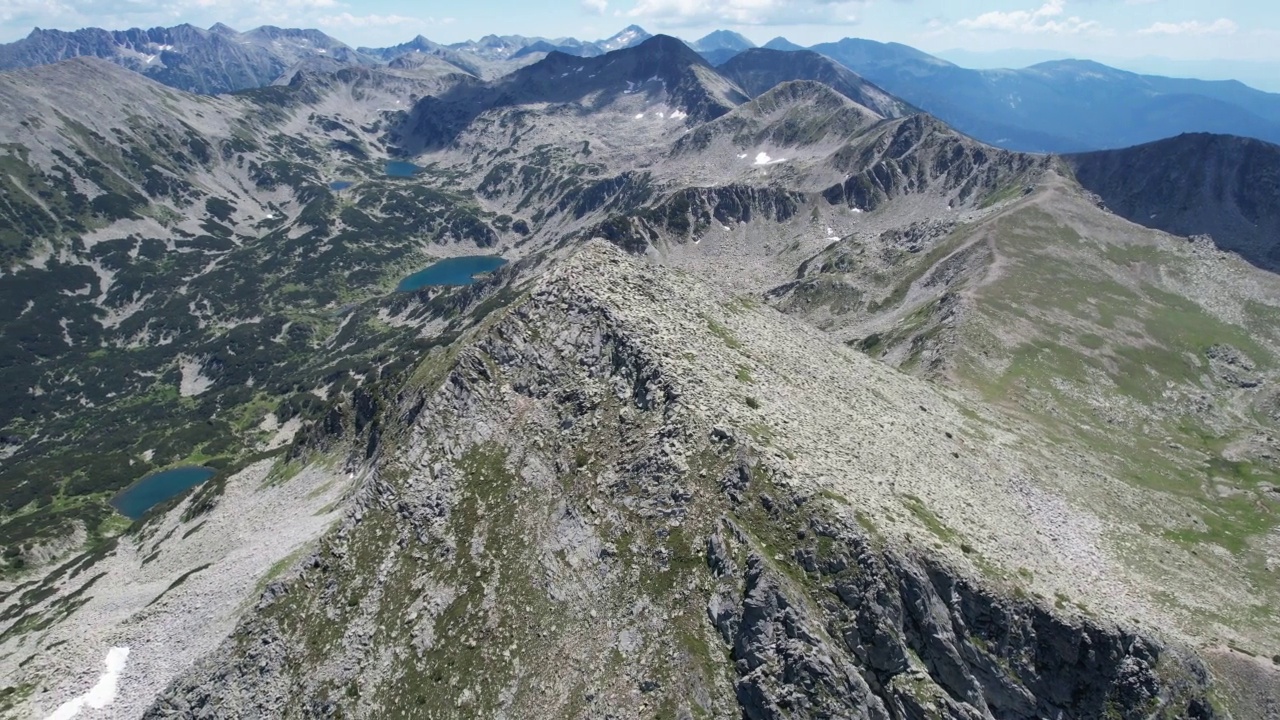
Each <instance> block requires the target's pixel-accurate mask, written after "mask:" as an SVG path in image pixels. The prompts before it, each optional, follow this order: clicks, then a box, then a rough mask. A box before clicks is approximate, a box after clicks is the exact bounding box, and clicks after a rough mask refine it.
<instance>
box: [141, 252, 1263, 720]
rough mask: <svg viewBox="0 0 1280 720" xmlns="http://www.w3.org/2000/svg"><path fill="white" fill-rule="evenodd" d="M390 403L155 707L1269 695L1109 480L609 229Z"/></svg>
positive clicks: (565, 707) (224, 712)
mask: <svg viewBox="0 0 1280 720" xmlns="http://www.w3.org/2000/svg"><path fill="white" fill-rule="evenodd" d="M385 401H386V409H385V411H384V415H383V422H382V423H381V424H380V425H378V426H377V427H378V429H377V430H376V431H370V430H368V429H367V427H368V426H366V429H364V430H362V431H360V432H355V431H354V427H355V426H348V434H347V437H346V438H345V439H343V440H341V441H339V442H342V443H346V442H351V441H354V442H355V443H356V444H357V445H358V446H359V447H360V448H361V453H360V456H363V454H364V450H365V449H366V448H371V447H372V448H376V449H375V450H374V452H373V454H372V460H371V462H372V468H371V472H370V474H369V476H368V477H369V480H368V481H367V482H365V483H364V485H363V486H362V488H361V489H360V490H359V491H358V494H357V496H356V498H355V504H354V507H353V508H352V510H351V511H350V513H349V515H348V516H347V518H346V520H345V521H344V522H343V523H342V524H341V526H340V527H338V528H337V529H336V531H334V532H333V533H331V534H329V535H328V536H327V537H325V538H324V539H323V540H322V541H321V543H320V545H319V547H318V549H317V550H316V552H314V553H313V554H311V555H310V556H309V557H307V558H306V559H304V560H303V561H302V562H300V563H299V564H298V567H297V569H296V571H295V572H294V573H293V574H292V576H291V577H288V578H287V579H285V580H283V581H279V582H274V583H272V584H271V585H269V586H268V587H267V589H266V591H265V592H264V594H263V596H262V599H261V602H260V603H259V604H258V606H257V608H256V609H255V610H254V611H253V612H252V613H251V614H249V615H248V616H247V617H246V619H245V620H244V621H243V622H242V623H241V624H240V626H239V627H238V628H237V629H236V631H235V632H234V634H233V635H232V636H231V637H230V638H229V639H228V640H227V641H226V642H224V643H223V644H222V646H221V647H220V648H219V650H218V651H217V652H215V653H214V654H212V655H211V656H209V657H208V658H207V659H205V660H203V661H202V662H200V663H199V664H198V665H197V666H196V667H195V668H194V669H192V670H191V671H190V672H187V673H185V674H184V675H183V676H182V677H181V678H180V679H179V680H177V681H176V682H175V683H174V684H173V685H172V686H171V687H170V688H169V689H168V690H167V691H165V693H164V694H163V695H162V696H161V697H160V698H159V699H158V700H157V702H156V703H155V705H154V706H153V707H152V708H151V710H149V711H148V713H147V717H157V718H158V717H188V716H192V715H199V716H202V717H378V718H387V717H606V716H607V717H655V716H657V717H733V716H739V715H741V716H744V717H749V718H781V717H865V718H891V717H892V718H901V717H951V718H979V717H1000V718H1015V717H1016V718H1032V717H1063V718H1066V717H1126V718H1128V717H1132V718H1139V717H1143V718H1146V717H1200V718H1205V717H1225V716H1228V715H1230V714H1231V713H1232V712H1234V713H1235V715H1234V716H1235V717H1259V716H1264V715H1265V714H1266V713H1267V712H1274V708H1275V705H1271V706H1266V705H1256V704H1255V705H1252V706H1250V705H1248V704H1247V703H1249V702H1263V703H1265V702H1272V703H1274V702H1275V698H1274V697H1271V698H1270V699H1269V700H1268V698H1267V696H1266V693H1267V692H1273V690H1269V689H1268V686H1267V683H1273V681H1275V680H1276V671H1275V670H1274V669H1269V668H1267V667H1266V665H1268V664H1269V662H1267V661H1257V660H1253V659H1251V658H1247V657H1246V656H1244V655H1234V654H1231V653H1228V652H1226V651H1222V652H1219V651H1216V650H1212V651H1211V650H1202V651H1201V653H1200V654H1199V656H1197V653H1196V652H1194V648H1193V646H1194V645H1198V644H1205V641H1207V639H1208V638H1207V637H1205V636H1204V634H1203V632H1204V631H1203V628H1201V627H1199V626H1198V625H1197V623H1196V621H1195V620H1194V619H1193V618H1190V617H1186V616H1180V615H1179V614H1178V613H1177V612H1174V611H1170V610H1168V609H1166V608H1164V607H1162V606H1160V605H1159V604H1158V603H1155V602H1153V598H1154V597H1155V595H1156V593H1158V592H1159V588H1157V587H1153V586H1151V585H1149V584H1148V583H1147V582H1145V581H1144V580H1143V579H1142V578H1141V577H1140V576H1138V575H1137V574H1135V573H1134V572H1132V571H1131V570H1130V569H1129V568H1127V567H1126V563H1125V559H1124V558H1123V557H1122V555H1123V544H1124V543H1123V540H1124V538H1123V537H1116V536H1114V535H1113V534H1111V533H1110V532H1108V530H1107V527H1106V525H1105V522H1104V519H1105V518H1106V517H1107V514H1108V513H1110V512H1114V511H1115V510H1116V508H1112V509H1110V510H1108V509H1107V508H1103V507H1090V506H1088V505H1087V504H1086V503H1085V502H1084V501H1082V500H1080V498H1081V497H1084V496H1081V495H1076V494H1073V493H1072V492H1071V491H1070V488H1072V487H1074V486H1077V485H1098V484H1104V485H1105V484H1108V480H1107V479H1106V478H1102V477H1095V476H1094V475H1093V474H1092V473H1091V472H1090V468H1088V467H1087V466H1085V465H1081V464H1078V463H1073V462H1068V461H1067V457H1065V456H1064V454H1063V453H1062V451H1061V449H1059V448H1055V447H1052V446H1047V445H1045V444H1043V443H1042V442H1033V441H1032V440H1030V439H1028V438H1024V437H1021V436H1020V435H1019V434H1018V432H1017V430H1016V429H1013V428H1009V427H1005V426H1003V425H1002V423H1001V421H1000V420H999V419H998V418H994V417H988V416H986V415H984V414H981V413H979V412H976V411H975V410H974V409H973V408H972V407H970V406H969V405H968V404H966V403H965V402H964V401H962V400H960V399H957V398H955V397H952V396H950V395H948V394H946V393H943V392H940V391H939V390H937V389H935V388H933V387H932V386H930V385H928V384H926V383H924V382H922V381H918V380H915V379H912V378H910V377H907V376H905V375H901V374H899V373H897V372H895V371H893V370H892V369H890V368H887V367H885V366H883V365H881V364H878V363H876V362H874V361H872V360H870V359H868V358H866V357H864V356H862V355H860V354H858V353H856V352H853V351H851V350H848V349H846V348H844V347H842V346H839V345H836V344H834V343H832V342H830V341H828V340H827V339H826V338H825V336H823V335H822V334H821V333H820V332H819V331H816V330H812V329H805V328H804V327H803V326H799V325H796V324H793V323H790V322H788V321H786V320H785V318H783V317H782V316H780V315H778V314H777V313H775V312H774V311H772V310H770V309H768V308H762V307H758V306H756V305H755V304H754V303H753V302H751V301H750V300H744V299H741V298H736V299H735V298H732V297H728V296H725V295H723V294H721V293H719V292H717V291H715V290H713V289H711V288H709V287H708V286H706V285H703V284H701V283H699V282H697V281H696V280H694V279H693V278H691V277H689V276H686V275H684V274H682V273H679V272H677V271H672V270H669V269H662V268H657V267H651V266H647V265H645V264H643V263H642V262H638V261H636V260H634V259H630V258H628V257H626V256H625V255H624V254H622V253H621V252H619V251H618V250H616V249H614V248H612V247H609V246H607V245H604V244H601V243H593V244H590V245H588V246H587V247H586V248H585V249H583V250H582V251H580V252H579V253H578V254H577V255H576V256H575V257H574V258H572V259H571V260H569V261H568V262H566V263H565V264H563V265H562V266H561V267H559V268H557V269H555V270H553V271H552V272H551V273H550V274H549V276H548V277H547V278H545V279H544V280H542V281H539V282H538V283H537V284H536V285H535V286H533V287H531V288H530V289H529V290H528V291H527V292H526V294H525V295H524V296H523V297H522V298H521V299H520V300H518V301H517V302H515V303H514V304H513V305H512V306H511V307H510V308H509V309H508V310H506V311H502V312H500V313H499V314H497V315H495V316H494V317H493V318H492V320H491V321H489V322H488V323H487V324H486V325H485V326H484V327H482V328H480V330H479V331H478V332H477V333H476V334H475V335H474V336H473V337H472V338H470V339H468V340H465V341H464V342H463V343H462V344H460V345H459V346H456V347H455V348H453V349H451V350H448V351H445V350H437V351H436V352H435V353H434V354H433V355H431V356H429V357H428V358H426V359H425V360H424V362H423V364H422V365H421V366H420V367H419V368H418V369H417V370H416V371H415V372H414V373H413V376H412V378H411V379H410V380H409V381H408V382H407V384H406V385H405V386H404V388H403V390H401V391H399V392H397V393H393V394H389V395H388V396H386V400H385ZM353 433H354V435H353ZM370 436H371V437H370ZM330 442H333V441H332V440H331V441H330ZM1116 492H1117V495H1116V497H1114V498H1113V502H1115V503H1117V504H1121V505H1127V504H1128V503H1131V502H1142V501H1144V500H1147V501H1149V500H1150V499H1151V498H1149V497H1148V498H1142V497H1136V496H1133V495H1132V493H1131V492H1128V491H1116ZM1014 519H1016V520H1014ZM1184 560H1185V559H1184V558H1179V557H1177V556H1175V557H1174V561H1175V562H1181V561H1184ZM1214 591H1215V590H1214V588H1211V587H1202V588H1194V589H1192V590H1190V591H1189V592H1191V593H1196V594H1201V595H1202V596H1203V597H1205V598H1206V599H1207V598H1208V596H1209V594H1212V593H1213V592H1214ZM1213 601H1214V602H1219V603H1227V602H1233V601H1234V602H1246V601H1247V598H1234V599H1232V598H1230V597H1228V596H1225V595H1223V596H1218V597H1214V598H1213ZM1104 618H1126V619H1125V620H1124V621H1123V622H1122V623H1119V624H1117V623H1115V622H1112V621H1111V620H1107V619H1104ZM1274 633H1275V630H1274V628H1272V629H1270V630H1265V629H1264V630H1263V631H1262V635H1261V636H1259V637H1258V638H1255V639H1254V641H1256V642H1266V643H1268V644H1270V645H1272V646H1274V644H1275V638H1274ZM1263 637H1265V638H1266V639H1265V640H1263ZM1224 658H1226V659H1224ZM1240 662H1243V666H1240V667H1235V666H1231V665H1230V663H1240ZM1232 667H1234V669H1231V668H1232ZM1242 668H1243V669H1242ZM1222 682H1235V683H1239V684H1240V686H1241V687H1242V688H1244V689H1245V690H1247V691H1248V692H1247V693H1246V692H1240V693H1233V694H1232V695H1231V696H1226V695H1224V694H1222V693H1220V692H1218V691H1217V690H1215V688H1217V687H1223V686H1222V685H1220V683H1222ZM1248 693H1252V694H1248ZM1259 698H1261V699H1260V700H1259ZM1268 707H1269V709H1268ZM1260 713H1261V714H1260Z"/></svg>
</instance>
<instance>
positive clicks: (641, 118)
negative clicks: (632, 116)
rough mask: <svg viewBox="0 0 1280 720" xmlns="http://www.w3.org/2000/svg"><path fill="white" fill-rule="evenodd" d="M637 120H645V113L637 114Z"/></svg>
mask: <svg viewBox="0 0 1280 720" xmlns="http://www.w3.org/2000/svg"><path fill="white" fill-rule="evenodd" d="M636 119H637V120H643V119H644V113H636Z"/></svg>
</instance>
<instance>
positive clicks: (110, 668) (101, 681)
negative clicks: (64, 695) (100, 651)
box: [47, 647, 129, 720]
mask: <svg viewBox="0 0 1280 720" xmlns="http://www.w3.org/2000/svg"><path fill="white" fill-rule="evenodd" d="M128 659H129V648H127V647H113V648H111V649H110V650H108V651H107V659H106V664H107V671H106V672H104V673H102V677H100V678H98V684H97V685H94V686H93V687H91V688H89V692H87V693H85V694H83V695H81V696H79V697H77V698H72V699H71V700H68V701H67V702H64V703H62V704H61V705H59V706H58V709H57V710H54V711H53V714H52V715H50V716H49V717H48V718H47V720H69V718H73V717H75V716H76V714H78V713H79V712H80V711H81V710H83V709H84V708H86V707H87V708H93V709H94V710H101V709H102V708H104V707H106V706H108V705H110V704H111V701H113V700H115V699H116V686H117V685H119V684H120V673H122V672H124V664H125V662H126V661H127V660H128Z"/></svg>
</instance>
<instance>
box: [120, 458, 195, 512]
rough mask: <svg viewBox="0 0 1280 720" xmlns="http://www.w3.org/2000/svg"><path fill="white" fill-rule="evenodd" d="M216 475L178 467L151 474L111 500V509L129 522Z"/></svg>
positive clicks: (191, 468) (191, 467)
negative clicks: (117, 511) (118, 512)
mask: <svg viewBox="0 0 1280 720" xmlns="http://www.w3.org/2000/svg"><path fill="white" fill-rule="evenodd" d="M216 474H217V471H215V470H212V469H210V468H207V467H197V466H194V465H192V466H189V467H179V468H173V469H172V470H161V471H160V472H158V473H153V474H151V475H148V476H146V477H144V478H142V479H141V480H139V481H138V482H136V483H134V484H133V485H131V486H129V487H128V488H127V489H125V491H124V492H122V493H120V494H119V495H117V496H115V497H114V498H112V499H111V506H112V507H114V508H115V509H116V510H119V511H120V514H121V515H124V516H125V517H127V518H129V519H130V520H137V519H138V518H140V517H142V516H143V515H144V514H145V513H146V512H147V511H148V510H150V509H151V508H153V507H155V506H156V505H158V504H160V503H162V502H164V501H165V500H168V499H169V498H171V497H173V496H175V495H177V494H179V493H181V492H182V491H183V490H186V489H187V488H192V487H195V486H196V485H199V484H200V483H202V482H204V481H205V480H208V479H209V478H211V477H213V476H214V475H216Z"/></svg>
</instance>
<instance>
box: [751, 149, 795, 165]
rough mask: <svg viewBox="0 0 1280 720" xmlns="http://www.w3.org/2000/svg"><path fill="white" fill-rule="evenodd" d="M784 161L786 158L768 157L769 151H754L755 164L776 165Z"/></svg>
mask: <svg viewBox="0 0 1280 720" xmlns="http://www.w3.org/2000/svg"><path fill="white" fill-rule="evenodd" d="M786 161H787V159H786V158H778V159H777V160H774V159H773V158H771V157H769V153H767V152H760V153H756V164H757V165H776V164H778V163H780V162H786Z"/></svg>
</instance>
